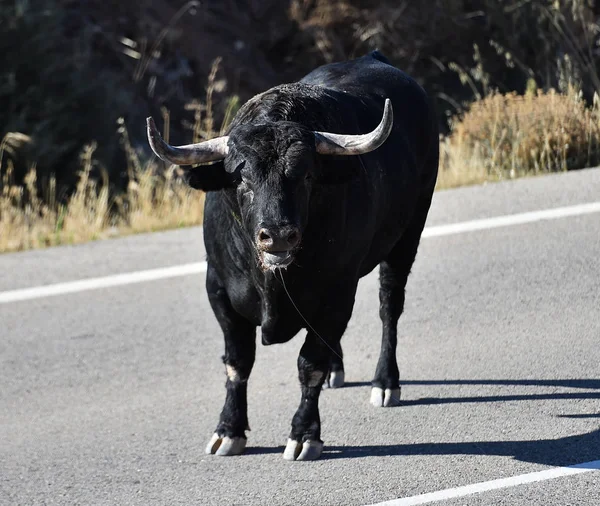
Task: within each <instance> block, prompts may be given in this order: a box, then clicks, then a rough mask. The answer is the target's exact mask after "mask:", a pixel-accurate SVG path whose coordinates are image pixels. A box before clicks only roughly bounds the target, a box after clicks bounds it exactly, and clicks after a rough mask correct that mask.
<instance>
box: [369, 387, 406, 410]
mask: <svg viewBox="0 0 600 506" xmlns="http://www.w3.org/2000/svg"><path fill="white" fill-rule="evenodd" d="M371 404H372V405H373V406H375V407H377V408H387V407H391V406H399V405H400V389H399V388H386V389H385V390H384V389H383V388H379V387H373V388H372V389H371Z"/></svg>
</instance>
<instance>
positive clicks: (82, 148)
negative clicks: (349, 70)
mask: <svg viewBox="0 0 600 506" xmlns="http://www.w3.org/2000/svg"><path fill="white" fill-rule="evenodd" d="M35 3H36V2H35V1H31V2H22V1H16V0H0V26H2V27H3V29H2V30H0V54H3V66H2V68H1V69H0V141H1V142H0V252H5V251H18V250H23V249H30V248H40V247H45V246H52V245H57V244H74V243H80V242H85V241H88V240H95V239H102V238H108V237H114V236H119V235H124V234H129V233H138V232H149V231H155V230H161V229H167V228H174V227H184V226H190V225H195V224H200V223H201V222H202V209H203V202H204V201H203V195H202V193H201V192H197V191H194V190H191V189H189V188H187V187H186V186H185V185H184V184H183V183H182V182H181V181H180V178H179V177H178V169H177V167H169V166H167V165H166V164H164V163H162V162H160V161H158V160H156V159H155V158H154V157H153V156H151V152H150V150H149V147H148V144H147V142H146V139H145V129H144V119H145V117H146V116H148V115H153V116H154V117H156V118H159V117H161V116H162V119H163V121H162V122H159V123H162V124H163V133H164V136H165V138H167V139H169V137H170V138H171V139H176V140H177V142H178V143H186V142H197V141H199V140H202V139H208V138H211V137H213V136H216V135H219V134H221V133H222V132H223V131H224V129H225V128H226V127H227V125H228V123H229V121H230V120H231V118H232V116H233V115H234V114H235V112H236V111H237V108H238V107H239V105H240V104H241V103H242V102H243V101H245V100H246V99H248V98H249V97H250V96H252V95H253V94H255V93H257V92H259V91H261V90H263V89H265V88H267V87H269V86H272V85H274V84H277V83H279V82H285V81H290V80H293V79H297V78H298V77H300V76H301V75H303V74H304V73H305V72H307V71H308V70H310V69H312V68H314V67H315V66H317V65H320V64H323V63H327V62H330V61H334V60H341V59H345V58H352V57H355V56H359V55H361V54H364V53H365V52H367V51H368V50H370V49H374V48H379V49H380V50H381V51H382V52H383V53H384V54H385V55H386V56H388V57H389V58H390V59H391V60H392V62H393V63H394V64H396V65H397V66H399V67H400V68H403V69H405V70H406V71H408V72H409V73H410V74H411V75H413V76H414V77H415V78H416V79H417V80H418V81H419V82H420V83H421V84H423V86H424V87H425V88H426V89H427V90H428V91H429V92H430V93H431V94H432V95H433V96H434V97H435V99H436V102H437V107H438V110H439V114H440V116H439V120H440V130H441V132H442V135H441V137H440V153H441V154H440V173H439V178H438V189H444V188H451V187H456V186H461V185H467V184H479V183H483V182H487V181H500V180H506V179H512V178H517V177H522V176H529V175H536V174H543V173H548V172H559V171H568V170H576V169H580V168H584V167H590V166H595V165H599V164H600V99H599V96H598V93H599V92H600V78H599V77H598V74H597V72H596V69H597V68H599V65H600V53H599V52H598V47H599V40H600V2H596V1H595V0H565V1H564V2H555V1H553V0H530V1H528V2H516V3H514V4H511V5H508V4H507V2H503V1H501V0H475V1H474V2H469V5H470V9H469V10H466V9H465V7H464V5H465V2H463V1H462V0H433V1H431V2H426V3H422V2H414V3H413V2H405V3H402V5H401V6H399V3H398V2H397V1H396V0H383V1H377V2H375V1H374V0H344V1H341V0H334V1H331V0H285V1H281V0H264V2H262V3H261V6H262V7H260V8H259V7H258V6H257V5H258V4H257V5H254V7H252V6H250V4H252V3H249V4H248V5H249V6H248V7H243V8H241V7H240V8H241V9H242V10H243V9H247V10H248V11H247V12H246V11H244V12H241V11H240V12H239V13H236V14H235V15H234V13H232V12H229V11H227V8H226V6H225V3H223V5H221V3H219V2H214V3H210V2H208V3H207V4H205V5H208V6H207V7H206V8H205V10H204V11H203V12H202V15H201V16H198V15H195V16H194V15H193V14H194V13H196V14H197V13H198V11H199V10H200V9H203V8H204V7H202V5H203V4H200V3H199V2H197V1H190V2H187V3H184V2H183V1H181V0H161V1H160V2H152V1H150V0H142V1H141V2H140V3H139V5H138V3H135V4H133V3H131V4H130V3H127V2H124V3H123V2H116V1H113V0H102V1H100V0H90V1H89V2H86V3H85V6H84V4H81V5H79V4H73V3H69V2H66V1H63V0H47V1H46V2H45V4H44V5H45V8H44V9H39V8H37V7H36V5H35ZM597 3H598V5H597ZM263 4H264V5H263ZM253 9H254V10H253ZM252 27H254V28H256V29H254V28H252ZM456 33H460V34H461V36H460V37H456ZM232 41H233V42H234V43H233V44H232V43H231V42H232ZM199 48H202V50H199ZM282 48H285V49H282ZM198 97H202V98H198Z"/></svg>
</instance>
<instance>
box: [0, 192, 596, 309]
mask: <svg viewBox="0 0 600 506" xmlns="http://www.w3.org/2000/svg"><path fill="white" fill-rule="evenodd" d="M598 212H600V202H592V203H589V204H580V205H576V206H569V207H558V208H555V209H545V210H542V211H533V212H529V213H520V214H509V215H506V216H496V217H494V218H486V219H482V220H474V221H464V222H461V223H452V224H450V225H437V226H432V227H426V228H425V230H423V235H422V237H423V238H427V237H440V236H446V235H453V234H462V233H465V232H474V231H477V230H487V229H493V228H498V227H507V226H510V225H522V224H525V223H534V222H536V221H542V220H554V219H557V218H565V217H568V216H578V215H583V214H591V213H598ZM202 272H206V262H197V263H191V264H183V265H176V266H173V267H163V268H158V269H150V270H146V271H137V272H129V273H125V274H116V275H112V276H104V277H99V278H89V279H82V280H79V281H70V282H66V283H58V284H54V285H45V286H36V287H32V288H24V289H20V290H10V291H6V292H0V304H8V303H9V302H18V301H24V300H32V299H39V298H41V297H52V296H55V295H64V294H68V293H77V292H83V291H86V290H95V289H98V288H109V287H114V286H123V285H131V284H134V283H142V282H145V281H155V280H159V279H167V278H174V277H178V276H187V275H188V274H199V273H202Z"/></svg>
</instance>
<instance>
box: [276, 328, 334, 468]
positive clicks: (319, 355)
mask: <svg viewBox="0 0 600 506" xmlns="http://www.w3.org/2000/svg"><path fill="white" fill-rule="evenodd" d="M331 353H332V352H331V350H330V349H329V347H328V346H327V345H326V344H325V343H324V342H323V341H322V340H321V339H320V338H319V337H318V336H317V335H316V334H315V333H314V332H313V331H309V332H308V334H307V335H306V340H305V342H304V345H303V346H302V349H301V350H300V355H299V356H298V376H299V379H300V388H301V391H302V393H301V399H300V406H299V407H298V410H297V411H296V414H295V415H294V418H293V419H292V431H291V433H290V437H289V439H288V443H287V445H286V447H285V451H284V453H283V458H284V459H286V460H315V459H318V458H319V457H320V456H321V452H322V450H323V441H322V440H321V418H320V416H319V395H320V393H321V389H322V386H323V382H324V381H325V378H326V376H327V373H328V370H329V363H330V360H331Z"/></svg>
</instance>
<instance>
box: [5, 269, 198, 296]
mask: <svg viewBox="0 0 600 506" xmlns="http://www.w3.org/2000/svg"><path fill="white" fill-rule="evenodd" d="M201 272H206V262H197V263H192V264H183V265H175V266H173V267H163V268H161V269H150V270H147V271H137V272H127V273H125V274H115V275H113V276H104V277H101V278H89V279H82V280H79V281H69V282H67V283H57V284H55V285H46V286H35V287H33V288H24V289H21V290H11V291H9V292H0V304H6V303H8V302H17V301H22V300H31V299H39V298H41V297H52V296H54V295H63V294H67V293H77V292H84V291H86V290H95V289H97V288H109V287H113V286H122V285H131V284H134V283H142V282H144V281H155V280H157V279H167V278H175V277H178V276H187V275H188V274H198V273H201Z"/></svg>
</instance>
